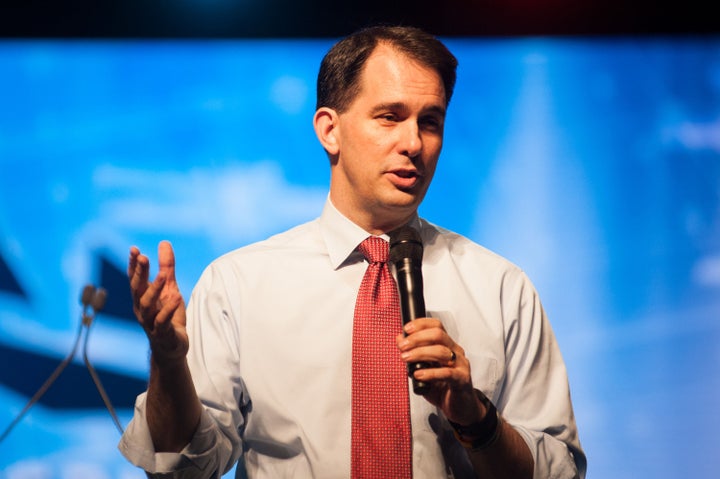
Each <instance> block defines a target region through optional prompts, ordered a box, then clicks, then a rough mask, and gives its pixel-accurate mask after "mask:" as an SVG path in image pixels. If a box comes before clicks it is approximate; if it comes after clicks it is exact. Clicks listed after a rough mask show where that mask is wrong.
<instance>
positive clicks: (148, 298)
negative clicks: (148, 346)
mask: <svg viewBox="0 0 720 479" xmlns="http://www.w3.org/2000/svg"><path fill="white" fill-rule="evenodd" d="M165 279H166V278H165V276H163V275H162V274H158V275H157V277H156V278H155V281H153V282H152V283H150V284H149V285H148V287H147V289H146V290H145V293H143V295H142V296H140V297H139V298H138V304H137V313H136V314H139V316H140V318H138V319H141V322H142V325H143V327H144V328H145V329H148V330H152V329H153V328H154V323H155V321H156V319H157V318H156V317H157V314H158V311H159V310H160V309H161V307H162V305H161V304H160V301H159V299H160V293H161V292H162V289H163V286H164V285H165Z"/></svg>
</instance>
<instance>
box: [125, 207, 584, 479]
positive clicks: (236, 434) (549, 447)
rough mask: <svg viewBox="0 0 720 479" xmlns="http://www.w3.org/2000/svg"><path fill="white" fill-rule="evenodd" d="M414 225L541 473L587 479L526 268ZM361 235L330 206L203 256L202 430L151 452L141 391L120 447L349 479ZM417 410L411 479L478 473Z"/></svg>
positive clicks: (207, 467)
mask: <svg viewBox="0 0 720 479" xmlns="http://www.w3.org/2000/svg"><path fill="white" fill-rule="evenodd" d="M414 226H415V227H416V228H417V229H418V230H419V231H420V232H421V236H422V239H423V244H424V255H423V264H422V271H423V281H424V289H425V304H426V309H427V314H428V316H433V317H436V318H439V319H440V320H441V321H442V323H443V325H444V327H445V329H446V330H447V332H448V334H449V335H450V336H451V337H452V338H453V339H454V340H455V341H456V342H457V343H458V344H460V346H462V347H463V348H464V350H465V353H466V356H467V357H468V359H469V360H470V363H471V373H472V381H473V385H474V387H475V388H477V389H480V390H481V391H483V392H484V393H485V394H486V395H487V396H488V397H489V398H490V399H491V400H492V401H493V403H494V404H495V405H496V406H497V408H498V410H499V411H500V413H501V415H502V416H503V418H504V419H505V420H506V421H507V422H508V423H509V424H511V425H512V426H513V427H514V428H515V429H516V430H517V431H518V432H519V433H520V435H521V436H522V437H523V439H524V440H525V441H526V442H527V445H528V446H529V448H530V451H531V453H532V455H533V459H534V461H535V475H534V477H535V479H543V478H553V479H556V478H557V479H560V478H575V477H584V474H585V456H584V453H583V452H582V449H581V447H580V443H579V439H578V435H577V428H576V425H575V419H574V416H573V411H572V405H571V402H570V393H569V389H568V382H567V375H566V371H565V365H564V363H563V360H562V357H561V355H560V351H559V349H558V346H557V343H556V341H555V337H554V335H553V332H552V330H551V328H550V324H549V322H548V320H547V318H546V316H545V313H544V311H543V309H542V306H541V305H540V301H539V299H538V295H537V293H536V291H535V289H534V287H533V286H532V284H531V283H530V281H529V280H528V278H527V277H526V276H525V274H524V273H523V272H522V271H521V270H520V269H519V268H517V267H516V266H514V265H513V264H511V263H509V262H508V261H507V260H505V259H503V258H501V257H499V256H497V255H496V254H494V253H492V252H490V251H488V250H486V249H485V248H483V247H481V246H479V245H477V244H475V243H473V242H471V241H470V240H468V239H467V238H464V237H462V236H460V235H457V234H455V233H452V232H449V231H447V230H444V229H441V228H438V227H436V226H434V225H431V224H429V223H427V222H426V221H424V220H421V219H417V218H416V219H415V222H414ZM367 237H368V233H367V232H365V231H364V230H363V229H361V228H360V227H358V226H357V225H355V224H354V223H352V222H351V221H350V220H348V219H347V218H345V217H344V216H342V215H341V214H340V213H339V212H338V211H337V210H336V209H335V208H334V206H333V205H332V204H331V203H330V201H329V200H328V202H327V203H326V205H325V208H324V210H323V213H322V215H321V217H320V218H318V219H316V220H314V221H311V222H309V223H306V224H304V225H300V226H298V227H296V228H293V229H291V230H289V231H287V232H284V233H282V234H279V235H276V236H273V237H271V238H269V239H267V240H265V241H262V242H259V243H255V244H252V245H250V246H247V247H244V248H240V249H238V250H235V251H233V252H231V253H228V254H226V255H224V256H222V257H220V258H218V259H217V260H215V261H214V262H213V263H212V264H210V266H208V268H207V269H206V270H205V272H204V273H203V275H202V277H201V278H200V280H199V282H198V284H197V285H196V287H195V289H194V291H193V293H192V297H191V299H190V302H189V304H188V316H187V320H188V325H187V328H188V334H189V337H190V351H189V353H188V363H189V366H190V371H191V373H192V377H193V381H194V383H195V387H196V389H197V392H198V395H199V397H200V399H201V401H202V403H203V404H204V406H205V407H204V410H203V413H202V416H201V420H200V426H199V428H198V430H197V432H196V434H195V436H194V438H193V439H192V441H191V443H190V444H189V445H188V446H187V447H186V448H185V449H184V450H183V451H181V452H180V453H177V454H175V453H155V451H154V449H153V445H152V440H151V439H150V434H149V431H148V427H147V423H146V419H145V393H143V394H142V395H140V396H139V397H138V400H137V402H136V406H135V416H134V418H133V421H132V422H131V423H130V425H129V426H128V428H127V431H126V432H125V434H124V436H123V438H122V439H121V442H120V446H119V447H120V450H121V451H122V453H123V454H124V455H125V456H126V457H127V458H128V459H129V460H130V461H131V462H132V463H133V464H136V465H138V466H140V467H142V468H143V469H145V470H146V471H149V472H152V473H157V476H155V477H177V478H220V477H221V475H222V474H224V473H225V472H227V471H228V470H230V469H231V468H232V466H233V465H234V463H235V462H236V461H237V460H238V458H242V462H243V463H244V468H245V470H246V471H247V476H248V477H249V478H258V479H261V478H272V479H278V478H318V479H322V478H349V477H350V439H351V438H350V428H351V417H350V411H351V350H352V321H353V310H354V307H355V298H356V296H357V290H358V287H359V285H360V282H361V280H362V276H363V274H364V273H365V269H366V268H367V263H366V262H365V261H364V259H363V257H362V255H361V254H360V253H359V252H358V251H357V250H356V248H357V246H358V245H359V244H360V242H362V241H363V240H364V239H365V238H367ZM398 354H399V353H398ZM410 408H411V421H412V434H413V443H412V444H413V477H414V478H415V479H426V478H427V479H438V478H442V477H454V478H464V477H474V476H473V475H472V472H471V467H470V463H469V461H468V458H467V454H466V453H465V450H464V449H463V448H462V446H461V445H460V444H459V443H458V442H457V441H456V440H455V438H454V436H453V434H452V429H451V428H450V426H449V424H448V423H447V420H446V419H445V418H444V416H443V415H442V413H440V412H439V411H438V410H437V409H436V408H435V407H433V406H432V405H430V403H428V402H427V401H426V400H425V399H423V398H422V397H420V396H416V395H414V394H412V392H411V394H410ZM242 467H243V466H242V465H241V466H240V467H239V468H238V469H242ZM240 477H244V476H240Z"/></svg>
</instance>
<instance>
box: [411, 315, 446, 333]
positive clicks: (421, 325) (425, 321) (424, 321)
mask: <svg viewBox="0 0 720 479" xmlns="http://www.w3.org/2000/svg"><path fill="white" fill-rule="evenodd" d="M432 328H440V329H442V330H445V328H444V327H443V324H442V323H441V322H440V320H439V319H437V318H417V319H414V320H412V321H410V322H408V323H407V324H405V325H404V326H403V330H404V331H405V334H413V333H415V332H417V331H422V330H424V329H432Z"/></svg>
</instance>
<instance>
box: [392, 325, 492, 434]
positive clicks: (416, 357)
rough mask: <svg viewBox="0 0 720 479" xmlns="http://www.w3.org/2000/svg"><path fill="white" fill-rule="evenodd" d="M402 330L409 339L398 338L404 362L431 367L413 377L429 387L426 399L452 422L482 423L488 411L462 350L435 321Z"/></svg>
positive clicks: (419, 371) (408, 326) (404, 337)
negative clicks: (479, 396) (480, 397)
mask: <svg viewBox="0 0 720 479" xmlns="http://www.w3.org/2000/svg"><path fill="white" fill-rule="evenodd" d="M403 329H404V330H405V333H406V335H402V334H400V335H398V337H397V344H398V348H399V349H400V353H401V357H402V360H403V361H405V362H406V363H415V362H427V363H430V364H431V367H430V368H427V369H418V370H417V371H415V373H414V377H415V379H417V380H419V381H423V382H425V383H428V384H429V385H430V388H429V390H428V392H427V393H425V394H423V397H425V399H427V400H428V401H429V402H430V403H431V404H432V405H434V406H436V407H438V408H440V410H441V411H442V412H443V413H444V414H445V417H447V418H448V419H449V420H451V421H453V422H456V423H458V424H471V423H474V422H477V421H480V420H481V419H482V418H483V417H484V415H485V413H486V411H485V409H486V408H485V406H484V405H483V404H482V403H481V402H480V401H479V400H478V398H477V395H476V394H475V391H474V389H473V385H472V379H471V377H470V361H468V359H467V358H466V357H465V351H464V350H463V348H462V347H461V346H460V345H459V344H457V343H456V342H455V341H454V340H453V339H452V338H451V337H450V336H449V335H448V334H447V331H445V328H444V327H443V325H442V323H441V322H440V321H439V320H438V319H436V318H418V319H416V320H414V321H411V322H409V323H407V324H406V325H405V326H404V328H403Z"/></svg>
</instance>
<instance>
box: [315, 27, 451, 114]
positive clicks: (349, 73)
mask: <svg viewBox="0 0 720 479" xmlns="http://www.w3.org/2000/svg"><path fill="white" fill-rule="evenodd" d="M380 43H387V44H389V45H391V46H392V47H394V48H396V49H398V50H399V51H400V52H402V53H404V54H406V55H407V56H408V57H410V58H412V59H413V60H415V61H417V62H419V63H421V64H422V65H425V66H427V67H429V68H432V69H433V70H435V71H436V72H437V73H438V74H439V75H440V78H441V79H442V82H443V86H444V87H445V101H446V103H450V97H452V94H453V89H454V88H455V70H456V68H457V59H456V58H455V56H454V55H453V54H452V53H450V50H448V49H447V47H446V46H445V45H443V43H442V42H441V41H440V40H438V39H437V38H435V37H434V36H433V35H430V34H429V33H427V32H425V31H423V30H421V29H419V28H415V27H405V26H374V27H368V28H364V29H362V30H359V31H357V32H355V33H353V34H351V35H349V36H347V37H345V38H343V39H342V40H340V41H339V42H337V43H336V44H335V45H334V46H333V47H332V48H331V49H330V51H328V53H327V54H326V55H325V57H324V58H323V60H322V63H321V64H320V71H319V72H318V78H317V103H316V108H321V107H328V108H332V109H333V110H335V111H337V112H338V113H342V112H343V111H345V110H346V109H347V108H348V107H349V106H350V104H351V103H352V102H353V100H354V99H355V97H356V96H357V95H358V93H359V92H360V72H361V71H362V68H363V66H364V65H365V62H366V61H367V59H368V58H369V57H370V54H371V53H372V52H373V51H374V50H375V48H376V47H377V45H378V44H380Z"/></svg>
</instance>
